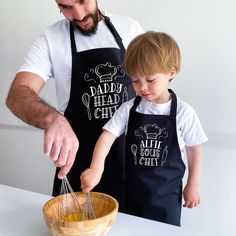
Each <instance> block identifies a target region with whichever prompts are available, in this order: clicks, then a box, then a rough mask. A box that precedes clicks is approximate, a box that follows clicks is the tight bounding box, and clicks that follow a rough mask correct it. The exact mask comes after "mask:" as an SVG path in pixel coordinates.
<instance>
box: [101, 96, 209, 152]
mask: <svg viewBox="0 0 236 236" xmlns="http://www.w3.org/2000/svg"><path fill="white" fill-rule="evenodd" d="M134 99H135V98H133V99H131V100H129V101H128V102H125V103H123V104H122V105H121V106H120V107H119V109H118V110H117V111H116V112H115V114H114V115H113V116H112V118H111V119H110V120H109V121H108V122H107V123H106V124H105V125H104V126H103V129H104V130H107V131H109V132H111V133H112V134H114V135H115V136H116V137H119V136H120V135H121V134H123V133H125V134H126V133H127V128H128V121H129V114H130V109H131V107H132V106H133V103H134ZM170 107H171V100H170V101H168V102H166V103H163V104H156V103H152V102H149V101H147V100H145V99H143V98H142V99H141V101H140V103H139V105H138V106H137V108H136V111H137V112H139V113H142V114H151V115H170ZM176 126H177V136H178V142H179V147H180V150H181V153H182V156H183V155H184V150H185V146H195V145H199V144H202V143H204V142H206V141H207V140H208V138H207V136H206V134H205V132H204V130H203V128H202V125H201V123H200V120H199V118H198V116H197V114H196V112H195V110H194V109H193V108H192V107H191V106H190V105H189V104H187V103H185V102H184V101H182V100H181V99H179V98H178V97H177V112H176Z"/></svg>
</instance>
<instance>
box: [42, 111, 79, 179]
mask: <svg viewBox="0 0 236 236" xmlns="http://www.w3.org/2000/svg"><path fill="white" fill-rule="evenodd" d="M78 148H79V141H78V139H77V137H76V135H75V133H74V132H73V130H72V128H71V126H70V124H69V123H68V121H67V120H66V118H65V117H64V116H62V115H60V116H58V117H57V118H56V119H55V120H53V121H52V122H51V124H50V125H49V126H48V127H47V128H46V129H45V131H44V153H45V154H46V155H47V156H50V158H51V160H52V161H53V162H54V165H55V166H57V167H61V170H60V171H59V173H58V178H60V179H62V178H63V177H65V176H66V175H67V173H68V172H69V171H70V169H71V167H72V165H73V163H74V160H75V157H76V153H77V151H78Z"/></svg>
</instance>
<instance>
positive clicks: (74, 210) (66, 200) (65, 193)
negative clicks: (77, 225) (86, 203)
mask: <svg viewBox="0 0 236 236" xmlns="http://www.w3.org/2000/svg"><path fill="white" fill-rule="evenodd" d="M60 195H61V201H60V203H59V207H58V215H59V217H60V219H61V220H63V221H80V220H82V219H83V213H82V210H81V206H80V203H79V200H78V198H77V196H76V194H75V193H74V191H73V189H72V187H71V185H70V183H69V181H68V179H67V177H64V178H63V179H62V182H61V191H60Z"/></svg>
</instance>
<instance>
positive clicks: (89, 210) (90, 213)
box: [82, 192, 96, 220]
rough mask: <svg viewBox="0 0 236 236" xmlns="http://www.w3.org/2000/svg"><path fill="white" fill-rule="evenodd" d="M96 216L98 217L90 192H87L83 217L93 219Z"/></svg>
mask: <svg viewBox="0 0 236 236" xmlns="http://www.w3.org/2000/svg"><path fill="white" fill-rule="evenodd" d="M95 218H96V215H95V212H94V210H93V205H92V201H91V197H90V193H89V192H88V193H86V200H85V203H84V210H83V214H82V219H83V220H91V219H95Z"/></svg>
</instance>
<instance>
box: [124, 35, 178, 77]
mask: <svg viewBox="0 0 236 236" xmlns="http://www.w3.org/2000/svg"><path fill="white" fill-rule="evenodd" d="M124 63H125V69H126V72H127V73H128V74H129V75H131V76H135V75H140V76H144V75H153V74H157V73H169V72H170V71H171V70H172V68H173V67H175V69H176V72H179V70H180V64H181V55H180V49H179V47H178V45H177V43H176V41H175V40H174V39H173V38H172V37H171V36H169V35H168V34H166V33H163V32H154V31H148V32H146V33H143V34H140V35H138V36H137V37H135V38H134V39H133V40H132V41H131V42H130V44H129V46H128V48H127V51H126V54H125V62H124Z"/></svg>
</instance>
